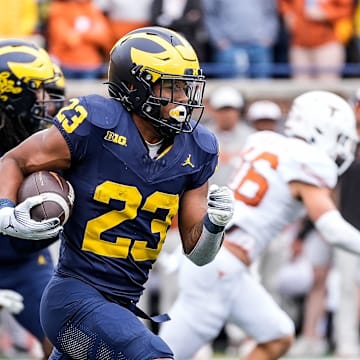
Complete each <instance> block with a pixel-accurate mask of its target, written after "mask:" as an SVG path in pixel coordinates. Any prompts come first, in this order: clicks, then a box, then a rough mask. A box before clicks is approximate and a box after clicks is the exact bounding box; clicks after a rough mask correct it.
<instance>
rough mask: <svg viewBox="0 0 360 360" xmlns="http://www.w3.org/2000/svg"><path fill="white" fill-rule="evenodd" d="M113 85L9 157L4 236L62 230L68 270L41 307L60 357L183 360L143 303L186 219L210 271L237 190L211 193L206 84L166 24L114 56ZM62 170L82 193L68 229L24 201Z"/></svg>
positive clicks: (187, 236)
mask: <svg viewBox="0 0 360 360" xmlns="http://www.w3.org/2000/svg"><path fill="white" fill-rule="evenodd" d="M107 83H108V89H109V94H110V98H107V97H102V96H99V95H89V96H84V97H79V98H74V99H70V102H69V104H68V105H67V106H65V107H63V108H62V109H61V110H60V111H59V112H58V114H57V115H56V117H55V118H54V126H52V127H50V128H48V129H46V130H43V131H42V132H40V133H37V134H35V135H33V136H31V137H30V138H28V139H27V140H26V141H24V142H23V143H21V144H20V145H19V146H18V147H16V148H15V149H13V150H11V151H9V152H8V153H6V154H5V155H4V156H3V157H2V158H1V161H0V231H1V232H3V233H6V234H8V235H12V236H15V237H16V236H17V237H21V238H28V239H35V240H36V239H38V240H41V239H44V238H45V239H46V238H49V237H52V236H55V235H57V234H58V233H60V237H61V249H60V258H59V263H58V266H57V269H56V273H55V274H54V275H53V277H52V279H51V281H50V283H49V284H48V286H47V288H46V290H45V292H44V295H43V298H42V302H41V322H42V325H43V328H44V330H45V333H46V334H47V336H48V337H49V339H50V340H51V341H52V343H53V344H54V345H55V349H54V351H53V353H52V355H51V357H50V358H51V359H84V360H85V359H94V360H95V359H96V360H102V359H114V360H115V359H127V360H135V359H137V360H147V359H149V360H150V359H173V358H174V356H173V353H172V351H171V350H170V348H169V347H168V345H167V344H166V343H165V342H164V341H163V340H162V339H161V338H160V337H159V336H157V335H155V334H153V333H152V332H151V331H150V330H149V329H148V328H147V327H146V326H145V325H144V323H143V322H142V321H141V320H140V319H139V317H143V318H149V317H148V315H147V314H145V313H144V312H143V311H142V310H141V309H139V308H138V307H137V306H136V303H137V302H138V300H139V298H140V296H141V294H142V292H143V290H144V284H145V282H146V280H147V279H148V274H149V271H150V270H151V268H152V265H153V264H154V262H155V261H156V258H157V257H158V255H159V252H160V251H161V248H162V245H163V243H164V241H165V238H166V233H167V230H168V228H169V226H170V224H171V222H172V219H173V218H174V216H175V215H176V214H178V222H179V232H180V235H181V240H182V246H183V249H184V253H185V254H186V256H187V257H188V258H189V259H190V260H191V261H193V262H194V263H195V264H197V265H199V266H201V265H204V264H207V263H209V262H211V261H212V260H213V259H214V257H215V255H216V253H217V252H218V250H219V248H220V245H221V243H222V239H223V231H224V227H225V225H226V224H227V223H228V222H229V221H230V219H231V217H232V214H233V206H234V201H233V195H232V192H231V191H230V190H229V189H228V188H227V187H217V186H214V187H212V188H210V190H209V189H208V179H209V178H210V176H211V175H212V174H213V172H214V171H215V168H216V165H217V161H218V144H217V140H216V138H215V136H214V135H213V134H212V133H211V132H209V131H208V130H207V129H206V128H205V127H203V126H202V125H200V124H199V120H200V117H201V115H202V112H203V104H202V98H203V92H204V86H205V80H204V77H203V75H202V72H201V69H200V68H199V62H198V59H197V55H196V53H195V52H194V50H193V48H192V47H191V45H190V44H189V43H188V41H187V40H186V39H184V38H183V37H182V36H181V35H179V34H177V33H176V32H174V31H171V30H169V29H166V28H161V27H147V28H140V29H137V30H134V31H132V32H130V33H128V34H127V35H125V36H124V37H123V38H121V39H120V40H119V41H118V42H117V43H116V44H115V45H114V47H113V49H112V50H111V53H110V63H109V69H108V82H107ZM50 169H52V170H53V169H63V175H64V177H65V178H66V179H67V180H68V181H70V182H71V184H72V185H73V188H74V191H75V197H76V200H75V204H74V208H73V212H72V216H71V217H70V219H69V220H68V222H67V223H66V224H65V225H64V227H63V228H62V227H61V226H60V225H59V219H57V218H55V219H48V220H44V221H42V222H37V221H34V220H32V219H31V218H30V214H29V213H30V209H31V207H32V206H35V205H37V204H39V203H41V202H42V201H43V198H42V196H41V195H39V196H36V197H32V198H29V199H27V200H25V201H24V202H22V203H21V204H18V205H16V206H15V201H16V193H17V189H18V188H19V186H20V184H21V182H22V180H23V177H24V175H27V174H29V173H31V172H34V171H38V170H50ZM4 174H7V175H6V176H4ZM8 178H11V179H12V181H11V182H9V181H7V179H8ZM152 320H153V321H158V322H161V321H164V320H167V316H166V315H165V314H163V315H158V316H155V317H152ZM170 321H171V320H170Z"/></svg>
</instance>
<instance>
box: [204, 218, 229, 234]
mask: <svg viewBox="0 0 360 360" xmlns="http://www.w3.org/2000/svg"><path fill="white" fill-rule="evenodd" d="M203 223H204V226H205V227H206V230H207V231H209V232H211V233H213V234H218V233H220V232H223V231H224V229H225V226H220V225H216V224H214V223H213V222H212V221H211V220H210V218H209V214H206V215H205V217H204V221H203Z"/></svg>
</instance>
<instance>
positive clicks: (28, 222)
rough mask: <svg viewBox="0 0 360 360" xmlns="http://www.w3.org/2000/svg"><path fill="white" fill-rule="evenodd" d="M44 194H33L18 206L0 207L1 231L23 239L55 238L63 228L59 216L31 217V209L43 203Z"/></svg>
mask: <svg viewBox="0 0 360 360" xmlns="http://www.w3.org/2000/svg"><path fill="white" fill-rule="evenodd" d="M43 201H45V199H44V198H43V196H42V195H37V196H32V197H29V198H28V199H26V200H24V201H23V202H22V203H20V204H19V205H17V206H16V207H10V206H9V207H3V208H1V209H0V233H3V234H5V235H10V236H14V237H17V238H21V239H29V240H45V239H49V238H53V237H55V236H57V235H58V233H59V232H60V231H61V230H62V226H61V225H60V219H59V218H51V219H48V220H42V221H35V220H32V219H31V216H30V210H31V209H32V208H33V207H34V206H36V205H39V204H41V203H42V202H43Z"/></svg>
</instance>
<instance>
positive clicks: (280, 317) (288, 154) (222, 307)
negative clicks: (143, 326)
mask: <svg viewBox="0 0 360 360" xmlns="http://www.w3.org/2000/svg"><path fill="white" fill-rule="evenodd" d="M292 181H300V182H303V183H307V184H312V185H314V186H318V187H328V188H333V187H334V186H335V185H336V182H337V167H336V165H335V163H334V161H333V160H332V159H331V158H330V157H329V156H328V155H327V154H326V153H325V152H322V151H320V150H318V149H317V148H316V147H314V146H311V145H309V144H308V143H306V142H305V141H303V140H299V139H296V138H290V137H286V136H284V135H281V134H278V133H275V132H268V131H261V132H257V133H255V134H253V135H250V136H249V138H248V141H247V143H246V145H245V147H244V151H243V155H242V156H241V157H239V164H238V170H237V173H236V174H235V176H234V177H233V179H232V180H231V181H230V187H231V188H232V189H233V190H234V192H235V197H236V200H237V201H236V207H235V213H234V216H233V219H232V220H231V222H230V223H229V224H228V226H227V229H228V231H227V233H226V235H225V240H224V246H222V248H221V250H220V252H219V253H218V255H217V256H216V258H215V260H214V261H213V262H211V263H210V264H207V265H205V266H202V267H200V268H199V267H196V265H194V264H192V263H191V262H190V261H188V260H187V259H184V260H183V263H182V265H181V268H180V274H179V286H180V295H179V297H178V299H177V301H176V302H175V304H174V306H173V307H172V309H171V310H170V312H169V315H170V317H171V321H169V322H167V323H164V324H163V326H162V328H161V331H160V336H161V337H162V338H163V339H164V340H165V341H166V342H167V343H168V344H169V345H170V347H171V348H172V350H173V351H174V353H175V357H176V359H177V360H188V359H191V358H192V356H193V355H194V354H195V353H196V351H197V350H198V349H200V348H201V347H202V346H203V345H205V344H207V343H209V342H210V341H211V340H213V339H214V338H215V337H216V336H217V335H218V333H219V332H220V331H221V329H222V327H223V326H224V325H225V324H226V323H233V324H235V325H237V326H239V327H240V328H242V329H243V330H244V332H245V333H246V334H247V335H249V336H250V337H252V338H253V339H254V340H255V341H256V342H257V343H264V342H268V341H271V340H273V339H277V338H280V337H282V336H286V335H292V334H293V333H294V325H293V322H292V320H291V319H290V317H289V316H288V315H287V314H286V313H285V312H284V311H283V310H282V309H281V308H280V307H279V305H278V304H277V303H276V302H275V300H274V299H273V298H272V297H271V295H270V294H269V293H268V292H267V291H266V290H265V289H264V287H263V286H262V285H261V284H260V283H259V282H258V281H257V279H256V278H255V277H253V276H252V275H251V274H250V272H249V267H248V266H247V265H249V264H250V263H252V262H254V261H255V260H256V259H258V258H259V256H260V255H261V254H262V253H263V251H264V250H265V249H266V248H267V246H268V245H269V243H270V241H271V240H273V239H274V238H275V237H276V235H278V234H279V233H280V232H281V231H282V230H283V229H284V228H285V227H286V226H287V225H289V224H290V223H293V222H294V221H296V220H298V219H300V218H301V217H302V216H303V215H305V208H304V206H303V205H302V203H301V202H300V201H299V200H298V199H296V198H294V197H293V196H292V194H291V192H290V187H289V183H291V182H292ZM229 243H230V244H233V245H236V246H237V247H239V248H240V249H242V251H243V253H244V254H245V255H246V258H247V260H248V261H247V264H246V262H242V261H240V260H239V258H238V257H236V256H235V255H234V253H233V252H232V251H230V250H229V249H231V246H230V247H228V246H226V244H229ZM199 309H201V310H199ZM184 344H186V346H184Z"/></svg>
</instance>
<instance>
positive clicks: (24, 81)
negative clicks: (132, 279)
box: [0, 39, 65, 358]
mask: <svg viewBox="0 0 360 360" xmlns="http://www.w3.org/2000/svg"><path fill="white" fill-rule="evenodd" d="M57 69H58V70H57V72H55V67H54V63H53V62H52V61H51V59H50V57H49V55H48V54H47V52H46V51H45V50H44V49H41V48H39V47H38V46H36V45H35V44H33V43H31V42H27V41H20V40H12V39H10V40H3V41H0V78H1V80H0V84H1V85H0V155H2V154H3V153H4V152H6V151H8V150H10V149H12V148H14V147H15V146H16V145H18V144H19V143H20V142H21V141H22V140H24V139H26V138H27V137H28V136H30V135H31V134H33V133H34V132H37V131H39V130H40V128H41V127H42V126H43V125H44V121H45V120H49V121H51V119H52V116H50V112H51V107H54V103H52V102H50V99H49V98H50V96H51V94H47V95H46V93H45V91H48V90H49V91H50V89H47V86H49V87H57V88H58V86H57V82H58V81H59V80H60V79H61V78H62V79H63V75H62V73H61V71H60V69H59V68H57ZM57 90H61V89H60V88H58V89H57ZM64 91H65V85H64V87H63V88H62V94H61V93H59V94H54V100H56V103H63V100H64ZM4 175H5V176H6V177H7V181H9V179H11V177H8V175H7V174H4ZM54 240H55V239H51V240H44V241H42V242H36V243H35V242H29V241H28V240H19V239H16V240H15V239H13V238H11V237H9V236H6V235H1V234H0V244H1V246H0V249H1V250H0V288H1V289H11V290H14V291H16V292H17V293H19V294H20V295H21V296H22V300H23V303H24V309H23V310H22V307H21V309H20V308H19V310H22V311H17V307H16V306H15V308H14V309H15V311H12V312H13V313H14V314H16V315H15V317H16V320H17V321H18V322H19V323H20V324H21V325H22V326H24V327H25V329H27V330H28V331H29V332H30V333H31V334H33V335H34V336H35V337H36V338H37V339H38V340H39V341H40V342H41V344H42V348H43V351H44V357H45V358H48V356H49V355H50V353H51V349H52V346H51V344H50V343H49V341H48V340H47V339H46V337H45V334H44V331H43V329H42V327H41V324H40V316H39V311H40V300H41V295H42V293H43V291H44V289H45V286H46V285H47V283H48V281H49V280H50V278H51V275H52V274H53V271H54V264H53V262H52V259H51V256H50V253H49V250H48V249H46V248H44V247H45V246H47V245H49V244H50V243H52V242H53V241H54ZM42 248H43V249H42ZM5 294H8V292H6V293H5ZM15 300H16V298H15ZM15 305H16V303H15ZM10 310H11V309H10Z"/></svg>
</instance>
